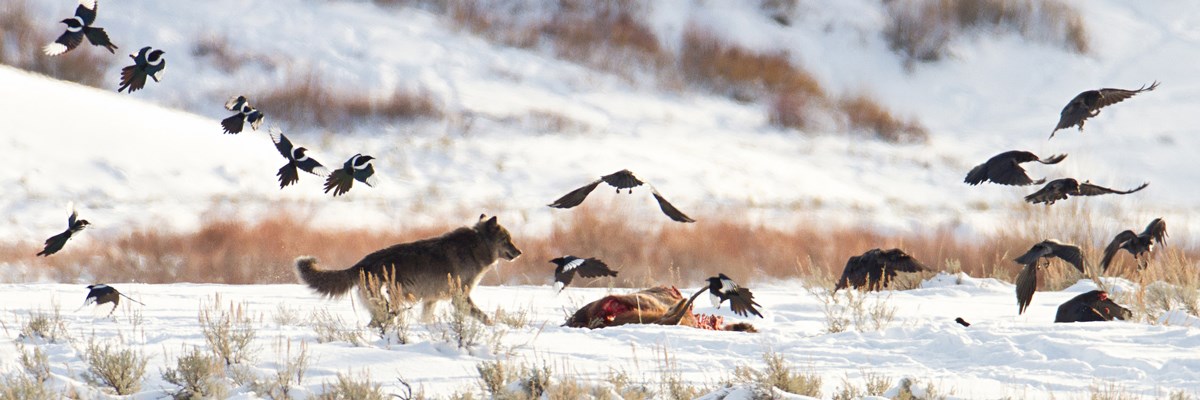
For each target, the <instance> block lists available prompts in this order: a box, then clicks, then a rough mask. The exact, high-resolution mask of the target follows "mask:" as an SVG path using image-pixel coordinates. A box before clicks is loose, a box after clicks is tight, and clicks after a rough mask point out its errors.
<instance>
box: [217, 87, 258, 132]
mask: <svg viewBox="0 0 1200 400" xmlns="http://www.w3.org/2000/svg"><path fill="white" fill-rule="evenodd" d="M225 109H226V110H229V111H235V112H237V114H234V115H232V116H230V117H229V118H225V119H223V120H221V127H222V128H225V133H232V134H236V133H241V132H242V127H243V126H244V125H245V123H247V122H249V123H250V128H253V129H254V130H256V131H257V130H258V126H259V125H262V122H263V118H264V116H263V113H262V111H259V110H258V109H257V108H254V106H252V105H250V100H247V99H246V96H234V97H231V98H229V101H226V102H225Z"/></svg>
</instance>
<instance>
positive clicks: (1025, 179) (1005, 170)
mask: <svg viewBox="0 0 1200 400" xmlns="http://www.w3.org/2000/svg"><path fill="white" fill-rule="evenodd" d="M988 178H989V179H991V181H992V182H996V183H999V184H1001V185H1012V186H1026V185H1032V184H1034V183H1035V182H1034V181H1033V179H1031V178H1029V175H1028V174H1026V173H1025V168H1023V167H1021V164H1020V163H1018V162H1017V160H1014V159H1011V158H1010V159H1007V160H1005V161H1002V162H997V163H995V164H994V165H993V166H992V168H989V169H988Z"/></svg>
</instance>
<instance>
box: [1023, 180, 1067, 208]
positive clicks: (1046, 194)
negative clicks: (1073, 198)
mask: <svg viewBox="0 0 1200 400" xmlns="http://www.w3.org/2000/svg"><path fill="white" fill-rule="evenodd" d="M1066 199H1067V195H1066V193H1063V192H1062V191H1061V188H1060V187H1059V186H1058V185H1056V184H1055V183H1054V182H1050V183H1047V184H1046V186H1042V188H1041V189H1038V191H1036V192H1033V193H1032V194H1030V195H1028V196H1025V201H1027V202H1029V203H1031V204H1038V203H1046V204H1047V205H1049V204H1054V202H1055V201H1058V200H1066Z"/></svg>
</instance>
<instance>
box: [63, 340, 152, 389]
mask: <svg viewBox="0 0 1200 400" xmlns="http://www.w3.org/2000/svg"><path fill="white" fill-rule="evenodd" d="M79 352H80V354H82V358H83V361H84V362H85V363H87V366H88V369H87V372H85V373H84V374H83V378H84V380H86V381H88V382H89V383H91V384H93V385H97V386H104V387H106V388H108V389H112V390H113V392H115V393H116V394H118V395H128V394H133V393H135V392H137V391H138V390H139V389H141V386H142V376H143V375H145V374H146V362H147V358H146V355H145V354H144V353H142V351H141V350H137V349H135V348H126V347H123V346H122V345H120V344H114V343H107V342H106V343H103V344H99V343H96V341H95V340H90V341H88V343H87V345H86V346H85V347H84V348H83V349H81V350H80V351H79Z"/></svg>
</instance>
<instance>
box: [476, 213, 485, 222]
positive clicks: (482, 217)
mask: <svg viewBox="0 0 1200 400" xmlns="http://www.w3.org/2000/svg"><path fill="white" fill-rule="evenodd" d="M484 218H487V214H479V221H476V222H483V219H484Z"/></svg>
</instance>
